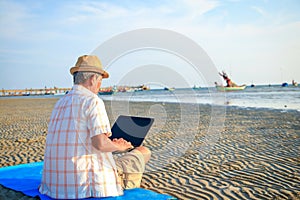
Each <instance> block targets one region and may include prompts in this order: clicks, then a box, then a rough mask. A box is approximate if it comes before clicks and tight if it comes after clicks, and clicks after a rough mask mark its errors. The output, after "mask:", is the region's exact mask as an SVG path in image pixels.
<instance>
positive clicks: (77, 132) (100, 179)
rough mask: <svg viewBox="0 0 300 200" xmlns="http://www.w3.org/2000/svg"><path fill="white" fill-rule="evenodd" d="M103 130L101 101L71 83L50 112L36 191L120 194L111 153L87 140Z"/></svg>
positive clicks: (72, 195)
mask: <svg viewBox="0 0 300 200" xmlns="http://www.w3.org/2000/svg"><path fill="white" fill-rule="evenodd" d="M104 133H111V129H110V123H109V120H108V117H107V114H106V110H105V106H104V103H103V101H102V100H101V99H100V98H99V97H98V96H97V95H95V94H94V93H92V92H91V91H89V90H88V89H86V88H85V87H83V86H80V85H75V86H74V87H73V89H72V90H71V91H70V92H69V93H68V94H66V95H65V96H64V97H62V98H61V99H60V100H59V101H58V102H57V103H56V105H55V107H54V110H53V112H52V116H51V118H50V122H49V127H48V135H47V138H46V150H45V158H44V169H43V176H42V182H41V185H40V187H39V191H40V192H41V193H42V194H46V195H48V196H50V197H52V198H60V199H78V198H88V197H107V196H119V195H122V194H123V191H122V188H121V185H120V182H119V181H118V177H117V176H118V175H117V169H116V164H115V161H114V159H113V156H112V153H111V152H108V153H107V152H106V153H105V152H100V151H98V150H96V149H95V148H94V147H93V146H92V143H91V142H92V141H91V137H93V136H95V135H98V134H104Z"/></svg>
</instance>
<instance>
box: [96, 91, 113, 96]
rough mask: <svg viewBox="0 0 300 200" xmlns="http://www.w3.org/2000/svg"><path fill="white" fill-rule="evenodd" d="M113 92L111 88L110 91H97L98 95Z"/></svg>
mask: <svg viewBox="0 0 300 200" xmlns="http://www.w3.org/2000/svg"><path fill="white" fill-rule="evenodd" d="M113 93H114V91H113V90H111V91H99V92H98V94H99V95H112V94H113Z"/></svg>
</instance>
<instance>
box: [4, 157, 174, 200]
mask: <svg viewBox="0 0 300 200" xmlns="http://www.w3.org/2000/svg"><path fill="white" fill-rule="evenodd" d="M43 164H44V163H43V162H36V163H28V164H21V165H16V166H10V167H3V168H0V184H1V185H3V186H4V187H6V188H10V189H13V190H16V191H20V192H22V193H24V194H25V195H27V196H31V197H35V196H39V197H40V198H41V199H42V200H50V199H51V198H50V197H48V196H46V195H43V194H41V193H39V191H38V186H39V184H40V182H41V177H42V170H43ZM89 199H102V200H135V199H149V200H150V199H151V200H153V199H158V200H171V199H176V198H174V197H172V196H169V195H166V194H159V193H156V192H153V191H151V190H146V189H142V188H136V189H130V190H125V191H124V195H123V196H119V197H106V198H89Z"/></svg>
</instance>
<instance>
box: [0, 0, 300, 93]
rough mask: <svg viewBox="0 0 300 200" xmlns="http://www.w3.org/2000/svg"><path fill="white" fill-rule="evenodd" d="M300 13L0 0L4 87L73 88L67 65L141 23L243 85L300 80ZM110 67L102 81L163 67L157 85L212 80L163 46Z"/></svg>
mask: <svg viewBox="0 0 300 200" xmlns="http://www.w3.org/2000/svg"><path fill="white" fill-rule="evenodd" d="M299 11H300V1H299V0H161V1H140V0H98V1H96V0H60V1H50V0H40V1H36V0H0V27H1V31H0V52H1V54H0V68H1V72H0V87H1V88H4V89H22V88H44V87H54V86H56V87H71V86H72V77H71V75H70V74H69V69H70V68H71V67H72V66H74V64H75V63H76V60H77V58H78V57H79V56H81V55H84V54H91V53H92V52H94V50H95V49H97V48H98V47H99V46H101V44H103V43H105V42H106V41H108V40H110V39H111V38H114V37H116V36H118V35H120V34H123V33H126V32H128V31H133V30H139V29H143V28H153V29H163V30H169V31H173V32H175V33H178V34H181V35H183V36H185V37H187V38H189V39H191V40H192V41H194V42H195V43H196V44H198V45H199V46H200V47H201V48H202V49H203V50H204V51H205V52H206V54H207V56H208V57H209V58H210V59H211V61H212V62H213V64H214V66H215V68H216V71H222V70H224V71H226V72H227V74H228V75H229V76H230V77H231V78H232V80H233V81H234V82H236V83H237V84H248V85H249V84H252V83H253V84H257V85H258V84H281V83H283V82H288V83H291V81H292V80H293V79H294V80H296V81H297V82H300V37H299V35H300V12H299ZM176 42H177V41H174V43H176ZM114 48H117V47H114ZM111 51H114V50H113V49H111ZM101 55H102V54H101V53H100V54H99V55H98V56H99V57H100V59H105V58H101ZM103 55H104V53H103ZM151 66H152V67H153V70H151V69H152V68H151ZM160 66H161V68H160ZM106 70H107V71H108V72H109V73H110V75H111V76H110V78H109V79H108V80H104V81H103V86H109V85H116V84H121V83H122V84H130V85H139V84H145V82H146V84H150V83H151V76H153V75H152V74H151V73H150V71H156V72H158V71H159V70H162V71H163V72H162V73H156V74H157V75H155V78H154V79H153V83H155V84H156V85H157V86H163V85H164V84H167V85H168V86H173V87H184V86H186V85H190V86H193V85H199V86H201V85H202V84H207V85H212V83H213V80H209V78H207V77H205V73H202V74H200V75H199V76H196V75H195V73H194V72H193V67H191V66H190V65H189V63H188V62H186V61H185V60H183V59H182V58H181V57H180V56H179V57H178V55H175V54H172V53H171V54H170V52H164V51H159V50H157V49H156V50H155V49H154V50H153V49H152V50H147V49H146V50H145V49H143V50H140V51H136V52H132V53H129V54H126V55H124V56H123V57H122V58H119V59H118V60H116V61H115V62H114V63H113V64H111V65H110V67H109V68H106ZM168 72H170V73H168ZM132 73H133V74H132ZM136 73H138V75H139V78H137V79H135V78H134V77H135V76H133V75H136ZM149 73H150V75H149ZM122 74H123V75H122ZM175 74H177V75H178V74H179V75H181V76H176V75H175ZM149 76H150V78H149ZM127 77H128V78H127ZM143 77H145V79H143ZM174 77H175V78H174ZM178 79H182V81H181V80H178ZM200 79H201V80H200ZM143 80H145V82H143ZM160 80H169V82H162V83H159V82H160ZM216 81H221V82H220V83H223V84H225V83H224V82H222V80H221V79H220V80H216Z"/></svg>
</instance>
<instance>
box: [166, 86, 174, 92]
mask: <svg viewBox="0 0 300 200" xmlns="http://www.w3.org/2000/svg"><path fill="white" fill-rule="evenodd" d="M164 90H167V91H173V90H175V88H174V87H171V88H168V87H165V88H164Z"/></svg>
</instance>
